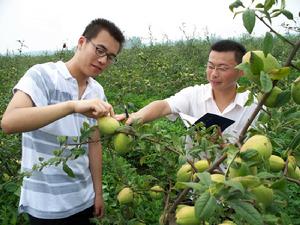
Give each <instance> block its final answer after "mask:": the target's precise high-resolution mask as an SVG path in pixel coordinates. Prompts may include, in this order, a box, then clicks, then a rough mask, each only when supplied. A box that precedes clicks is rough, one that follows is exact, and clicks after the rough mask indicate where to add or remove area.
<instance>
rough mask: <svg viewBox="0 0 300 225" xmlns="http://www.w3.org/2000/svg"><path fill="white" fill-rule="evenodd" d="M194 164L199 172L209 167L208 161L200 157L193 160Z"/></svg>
mask: <svg viewBox="0 0 300 225" xmlns="http://www.w3.org/2000/svg"><path fill="white" fill-rule="evenodd" d="M194 166H195V168H196V169H197V170H198V172H199V173H201V172H203V171H205V170H207V169H208V168H209V162H208V161H207V160H206V159H201V160H198V161H197V162H195V163H194Z"/></svg>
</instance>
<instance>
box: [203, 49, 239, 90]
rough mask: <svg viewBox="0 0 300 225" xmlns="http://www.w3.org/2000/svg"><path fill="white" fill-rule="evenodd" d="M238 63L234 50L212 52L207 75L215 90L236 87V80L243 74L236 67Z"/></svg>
mask: <svg viewBox="0 0 300 225" xmlns="http://www.w3.org/2000/svg"><path fill="white" fill-rule="evenodd" d="M237 64H238V63H237V62H236V61H235V56H234V52H217V51H211V52H210V54H209V57H208V62H207V67H206V76H207V80H208V82H209V83H210V84H211V86H212V89H213V90H216V91H227V90H232V89H235V88H236V81H237V80H238V79H239V78H240V77H241V76H242V74H243V73H242V71H240V70H237V69H235V68H234V67H235V66H236V65H237Z"/></svg>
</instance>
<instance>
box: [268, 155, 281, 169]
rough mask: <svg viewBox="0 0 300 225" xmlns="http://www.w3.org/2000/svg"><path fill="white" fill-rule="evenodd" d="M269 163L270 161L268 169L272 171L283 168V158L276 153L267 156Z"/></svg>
mask: <svg viewBox="0 0 300 225" xmlns="http://www.w3.org/2000/svg"><path fill="white" fill-rule="evenodd" d="M269 163H270V170H271V171H272V172H279V171H281V170H283V168H284V165H285V162H284V160H283V159H282V158H281V157H279V156H277V155H271V156H270V158H269Z"/></svg>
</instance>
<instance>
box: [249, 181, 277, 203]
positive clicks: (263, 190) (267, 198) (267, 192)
mask: <svg viewBox="0 0 300 225" xmlns="http://www.w3.org/2000/svg"><path fill="white" fill-rule="evenodd" d="M251 193H253V194H254V196H255V199H256V201H257V202H258V203H262V204H263V205H264V206H265V207H267V206H269V205H271V204H272V202H273V190H272V189H271V188H268V187H266V186H264V185H260V186H258V187H255V188H253V189H252V190H251Z"/></svg>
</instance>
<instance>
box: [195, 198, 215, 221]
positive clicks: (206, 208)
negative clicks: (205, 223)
mask: <svg viewBox="0 0 300 225" xmlns="http://www.w3.org/2000/svg"><path fill="white" fill-rule="evenodd" d="M216 209H217V200H216V198H215V197H214V196H212V195H210V193H209V192H204V193H203V194H202V195H201V196H200V197H199V198H198V199H197V201H196V203H195V214H196V218H198V219H203V220H207V219H209V217H211V216H212V215H213V214H214V212H215V210H216Z"/></svg>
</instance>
